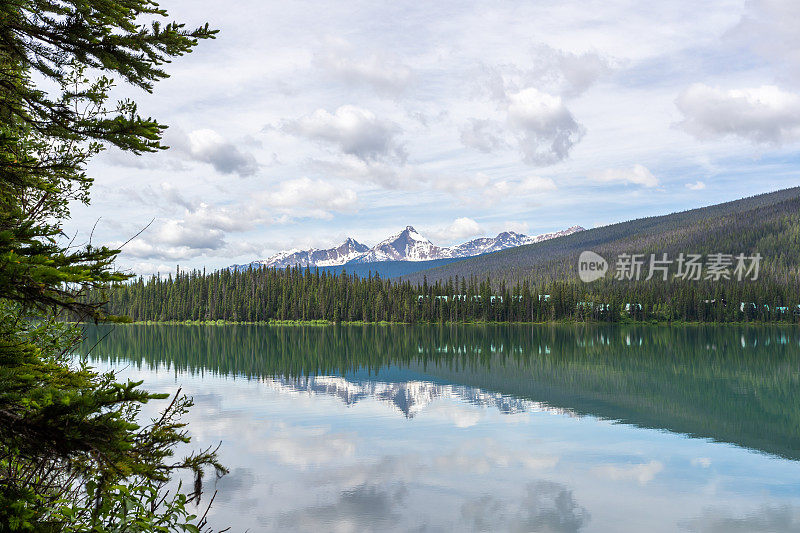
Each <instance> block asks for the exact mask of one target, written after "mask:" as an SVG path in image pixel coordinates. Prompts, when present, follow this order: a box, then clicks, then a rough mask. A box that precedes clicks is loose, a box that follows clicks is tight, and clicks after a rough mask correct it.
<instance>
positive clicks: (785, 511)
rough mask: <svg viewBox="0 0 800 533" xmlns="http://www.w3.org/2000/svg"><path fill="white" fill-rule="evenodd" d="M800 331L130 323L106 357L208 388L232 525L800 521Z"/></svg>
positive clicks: (208, 427)
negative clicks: (225, 473)
mask: <svg viewBox="0 0 800 533" xmlns="http://www.w3.org/2000/svg"><path fill="white" fill-rule="evenodd" d="M88 333H89V338H88V339H87V346H93V345H94V343H95V342H96V340H97V339H99V338H100V337H102V336H103V335H104V334H105V333H106V330H105V329H104V328H96V329H91V330H89V332H88ZM799 343H800V335H798V331H797V330H795V329H791V328H786V329H781V328H736V327H725V328H713V327H697V328H637V327H631V328H625V327H618V328H610V327H534V326H508V327H506V326H492V327H468V326H459V327H405V328H404V327H375V326H365V327H255V326H250V327H248V326H225V327H201V326H123V327H118V328H117V329H116V330H115V331H114V332H113V333H112V334H111V335H109V336H108V338H106V339H105V340H104V341H103V342H102V343H101V344H100V345H99V347H98V349H96V351H95V353H94V354H93V357H94V360H95V361H96V364H98V365H102V366H114V367H117V368H124V369H125V370H124V371H123V375H127V376H128V377H131V378H133V379H144V380H145V381H146V383H147V386H148V387H149V388H151V389H153V390H174V389H175V388H176V387H177V386H178V385H181V386H183V387H184V390H186V391H188V392H189V393H190V394H192V395H193V396H194V398H195V402H196V407H195V409H193V410H192V412H191V413H190V417H191V419H190V427H191V429H192V432H193V438H194V439H195V440H196V442H199V443H215V442H218V441H220V440H222V441H223V447H222V450H223V462H225V463H226V464H227V465H228V466H230V467H231V470H232V471H231V474H230V475H229V476H226V477H225V478H222V479H221V480H220V481H219V482H218V485H217V489H218V490H219V494H218V496H217V500H216V501H217V502H218V503H217V505H216V506H215V508H214V510H213V513H214V516H213V521H214V522H213V523H214V524H215V525H217V526H223V525H234V530H244V529H247V528H249V529H250V531H390V530H392V531H454V530H459V531H642V530H644V529H647V530H649V531H675V530H686V531H798V530H800V514H799V513H798V510H799V509H800V484H798V481H797V480H798V479H800V463H798V462H796V461H794V459H796V458H797V456H798V454H800V444H799V443H800V440H798V431H800V430H798V427H800V426H799V425H798V422H800V419H799V418H800V417H799V416H798V413H800V408H799V407H800V406H798V403H797V402H798V399H797V392H798V390H799V388H798V385H799V384H798V376H799V375H800V365H798V363H800V344H799ZM620 422H623V423H620ZM665 430H666V431H665ZM698 436H699V437H704V438H694V437H698ZM711 439H714V440H713V441H712V440H711ZM714 441H718V442H714ZM731 444H733V445H731ZM750 450H755V451H750ZM763 452H766V453H763Z"/></svg>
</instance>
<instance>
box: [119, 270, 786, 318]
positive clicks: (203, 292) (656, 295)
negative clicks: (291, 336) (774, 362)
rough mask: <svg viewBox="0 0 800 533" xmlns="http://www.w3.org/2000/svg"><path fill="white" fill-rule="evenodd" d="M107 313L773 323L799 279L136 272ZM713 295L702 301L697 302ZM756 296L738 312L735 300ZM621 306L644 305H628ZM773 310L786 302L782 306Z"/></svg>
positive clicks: (302, 271) (783, 315)
mask: <svg viewBox="0 0 800 533" xmlns="http://www.w3.org/2000/svg"><path fill="white" fill-rule="evenodd" d="M108 298H109V302H108V305H107V311H108V312H110V313H114V314H124V315H127V316H129V317H130V318H131V319H132V320H134V321H186V320H191V321H215V320H227V321H238V322H267V321H275V320H300V321H303V320H305V321H311V320H325V321H331V322H352V321H362V322H382V321H391V322H406V323H414V322H472V321H513V322H542V321H548V320H565V319H566V320H577V321H603V322H619V321H622V320H640V321H641V320H659V321H700V322H730V321H755V320H758V321H779V322H798V319H800V308H798V307H797V306H798V304H800V282H798V281H797V280H789V281H786V282H783V283H779V282H777V281H774V280H760V281H758V282H752V281H743V282H737V281H722V282H712V281H672V282H663V281H660V280H658V281H657V280H651V281H648V282H645V281H641V282H638V283H637V282H627V283H621V282H613V281H610V280H609V281H606V282H603V283H599V284H598V283H593V284H585V283H581V282H578V281H572V282H561V281H553V282H547V281H545V282H539V283H528V282H522V283H520V284H517V285H514V286H513V287H508V286H506V285H505V283H504V282H500V284H499V285H498V286H494V285H493V284H492V283H491V282H490V281H489V280H483V281H479V280H476V279H475V278H470V279H463V278H456V279H452V280H447V281H445V282H442V281H436V282H435V283H428V282H427V281H423V283H422V285H421V286H417V285H414V284H411V283H410V282H408V281H393V280H384V279H382V278H380V277H377V276H368V277H367V278H359V277H358V276H355V275H349V274H346V273H341V274H339V275H338V276H333V275H329V274H327V273H325V272H321V273H320V272H318V271H311V270H310V269H308V268H306V269H303V268H300V267H295V268H288V269H286V270H275V269H269V268H264V267H262V268H259V269H251V270H247V271H240V272H232V271H229V270H222V271H217V272H213V273H211V274H204V273H202V272H199V271H192V272H178V273H176V276H175V277H173V276H172V275H169V276H168V277H167V278H166V279H162V278H159V277H156V276H154V277H152V278H150V279H149V280H147V281H145V280H144V279H142V278H140V279H138V280H136V281H135V282H132V283H127V284H120V285H118V286H116V287H115V288H114V289H112V290H111V291H110V292H109V294H108ZM711 299H714V300H715V302H714V303H713V304H712V303H706V302H705V301H704V300H711ZM743 301H744V302H753V303H754V307H753V308H752V309H750V308H747V309H746V310H745V311H742V310H741V306H740V302H743ZM626 303H636V304H641V309H639V306H638V305H636V306H634V307H630V306H629V307H628V309H627V310H626V307H625V305H626ZM777 306H780V307H787V308H788V309H787V310H786V311H785V312H781V311H778V310H777V309H776V307H777Z"/></svg>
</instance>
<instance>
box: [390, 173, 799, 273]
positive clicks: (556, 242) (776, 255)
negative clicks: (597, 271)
mask: <svg viewBox="0 0 800 533" xmlns="http://www.w3.org/2000/svg"><path fill="white" fill-rule="evenodd" d="M584 250H592V251H594V252H597V253H599V254H600V255H601V256H603V257H605V258H606V259H608V260H609V261H613V258H614V257H616V256H618V255H619V254H621V253H628V254H633V253H636V254H645V255H646V256H649V254H651V253H655V254H658V255H659V256H660V255H661V254H662V253H667V254H668V255H669V257H671V258H674V257H676V256H677V255H678V254H679V253H681V252H683V253H697V254H714V253H724V254H739V253H745V254H751V253H755V252H759V253H760V254H761V255H762V257H763V261H762V264H761V275H762V276H763V277H766V278H770V279H773V280H776V281H778V282H780V283H783V282H788V281H789V280H796V279H797V278H798V273H799V272H800V187H795V188H792V189H785V190H781V191H777V192H773V193H768V194H762V195H759V196H753V197H751V198H744V199H742V200H736V201H733V202H727V203H723V204H718V205H713V206H710V207H703V208H699V209H692V210H690V211H684V212H680V213H673V214H670V215H664V216H657V217H649V218H642V219H637V220H632V221H629V222H621V223H619V224H612V225H610V226H604V227H601V228H595V229H590V230H586V231H581V232H579V233H575V234H573V235H568V236H565V237H559V238H557V239H552V240H549V241H544V242H541V243H536V244H531V245H528V246H520V247H517V248H512V249H508V250H503V251H500V252H496V253H494V254H490V255H485V256H479V257H474V258H470V259H465V260H464V261H459V262H458V263H453V264H449V265H443V266H440V267H437V268H435V269H431V270H425V271H421V272H416V273H414V274H410V275H408V276H405V278H404V279H407V280H408V281H411V282H413V283H419V282H422V280H423V279H427V280H428V281H431V280H447V279H449V278H451V277H455V276H462V277H469V276H478V277H480V278H485V277H487V276H488V277H490V278H491V279H492V281H493V282H494V283H495V284H498V283H499V282H501V281H505V282H506V283H516V282H519V281H523V280H529V281H535V280H562V281H568V280H577V263H578V256H579V254H580V253H581V252H582V251H584ZM611 266H612V268H613V264H612V265H611Z"/></svg>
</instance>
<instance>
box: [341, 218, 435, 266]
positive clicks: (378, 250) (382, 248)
mask: <svg viewBox="0 0 800 533" xmlns="http://www.w3.org/2000/svg"><path fill="white" fill-rule="evenodd" d="M442 251H443V248H439V247H438V246H436V245H435V244H433V243H432V242H431V241H429V240H428V239H426V238H425V237H423V236H422V235H420V234H419V232H417V230H415V229H414V228H413V227H412V226H406V229H404V230H403V231H401V232H400V233H398V234H397V235H392V236H391V237H389V238H388V239H386V240H384V241H381V242H379V243H378V244H376V245H375V246H374V247H373V248H372V249H371V250H370V251H368V252H367V253H366V254H364V255H362V256H361V257H359V258H357V259H355V260H354V261H353V262H354V263H374V262H376V261H430V260H432V259H441V258H442V257H444V256H443V255H442Z"/></svg>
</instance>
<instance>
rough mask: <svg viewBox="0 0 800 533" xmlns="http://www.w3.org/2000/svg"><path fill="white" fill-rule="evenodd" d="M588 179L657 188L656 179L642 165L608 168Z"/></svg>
mask: <svg viewBox="0 0 800 533" xmlns="http://www.w3.org/2000/svg"><path fill="white" fill-rule="evenodd" d="M589 178H590V179H592V180H594V181H597V182H600V183H632V184H635V185H642V186H644V187H657V186H658V178H656V177H655V176H654V175H653V173H652V172H650V171H649V170H648V169H647V167H645V166H644V165H639V164H636V165H633V166H632V167H625V168H609V169H606V170H604V171H602V172H596V173H593V174H590V175H589Z"/></svg>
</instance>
